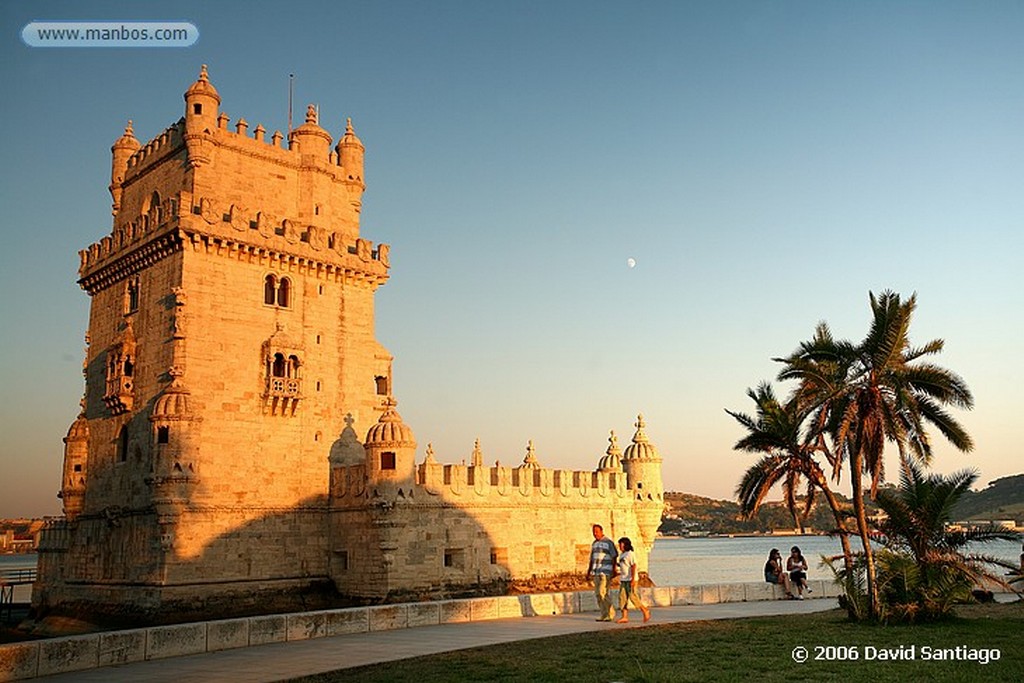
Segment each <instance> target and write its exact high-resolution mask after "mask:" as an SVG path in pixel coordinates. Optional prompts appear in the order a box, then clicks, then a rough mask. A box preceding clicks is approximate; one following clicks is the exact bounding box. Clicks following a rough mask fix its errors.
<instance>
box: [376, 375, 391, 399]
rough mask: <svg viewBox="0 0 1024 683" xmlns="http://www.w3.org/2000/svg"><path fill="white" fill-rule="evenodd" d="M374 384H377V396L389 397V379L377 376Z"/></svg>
mask: <svg viewBox="0 0 1024 683" xmlns="http://www.w3.org/2000/svg"><path fill="white" fill-rule="evenodd" d="M374 382H376V384H377V395H378V396H387V395H388V378H387V377H381V376H377V377H374Z"/></svg>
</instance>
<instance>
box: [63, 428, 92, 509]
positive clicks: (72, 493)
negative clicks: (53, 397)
mask: <svg viewBox="0 0 1024 683" xmlns="http://www.w3.org/2000/svg"><path fill="white" fill-rule="evenodd" d="M88 461H89V421H88V420H86V419H85V410H84V408H83V410H82V413H81V414H79V416H78V419H76V420H75V421H74V422H72V423H71V427H70V428H69V429H68V435H67V436H65V437H64V477H63V482H62V484H63V485H62V486H61V488H60V493H59V494H58V497H59V498H60V499H61V500H62V501H63V502H64V516H65V517H67V519H68V520H69V521H71V520H74V519H75V518H76V517H78V515H79V514H80V513H81V512H82V504H83V502H84V498H85V481H86V476H87V471H86V468H87V465H88Z"/></svg>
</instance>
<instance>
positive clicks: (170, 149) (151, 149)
mask: <svg viewBox="0 0 1024 683" xmlns="http://www.w3.org/2000/svg"><path fill="white" fill-rule="evenodd" d="M184 131H185V120H184V119H181V120H179V121H178V122H177V123H175V124H173V125H171V126H169V127H167V128H166V129H164V130H163V132H161V133H160V134H159V135H157V136H156V137H154V138H153V139H152V140H150V141H149V142H147V143H146V144H145V145H142V146H141V147H140V148H139V149H138V151H136V152H135V153H134V154H132V155H131V156H130V157H128V166H127V169H126V171H125V176H124V181H123V183H122V187H123V186H127V185H129V184H131V183H132V182H135V181H136V180H137V179H138V178H139V177H140V176H143V175H145V174H146V173H148V172H149V170H150V169H152V168H154V167H155V166H157V165H159V164H160V163H162V162H164V161H166V160H167V159H169V158H171V157H173V156H175V155H176V154H179V153H180V152H181V151H182V150H183V149H184V148H185V138H184Z"/></svg>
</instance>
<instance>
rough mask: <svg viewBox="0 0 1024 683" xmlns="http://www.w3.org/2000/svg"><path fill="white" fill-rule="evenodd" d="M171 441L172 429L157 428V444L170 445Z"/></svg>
mask: <svg viewBox="0 0 1024 683" xmlns="http://www.w3.org/2000/svg"><path fill="white" fill-rule="evenodd" d="M170 440H171V428H170V427H157V428H156V442H157V443H160V444H163V443H169V442H170Z"/></svg>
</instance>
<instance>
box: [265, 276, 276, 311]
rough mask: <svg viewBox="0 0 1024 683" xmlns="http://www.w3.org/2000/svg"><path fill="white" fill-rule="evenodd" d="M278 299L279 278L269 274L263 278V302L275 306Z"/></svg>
mask: <svg viewBox="0 0 1024 683" xmlns="http://www.w3.org/2000/svg"><path fill="white" fill-rule="evenodd" d="M276 301H277V278H276V277H274V276H273V275H268V276H267V277H266V278H265V279H264V280H263V303H265V304H267V305H268V306H273V305H274V303H275V302H276Z"/></svg>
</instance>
